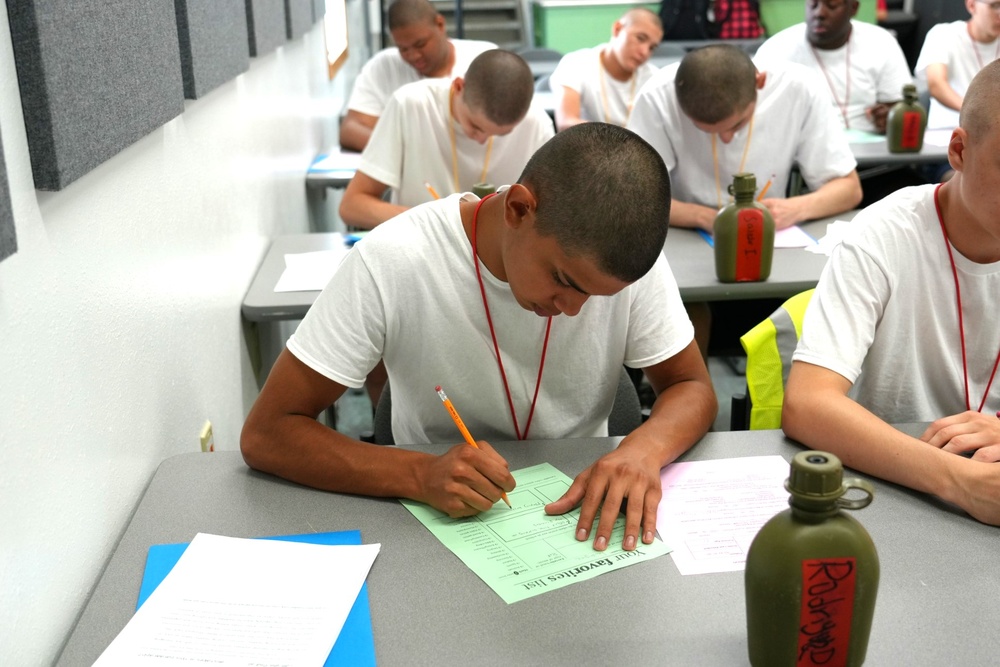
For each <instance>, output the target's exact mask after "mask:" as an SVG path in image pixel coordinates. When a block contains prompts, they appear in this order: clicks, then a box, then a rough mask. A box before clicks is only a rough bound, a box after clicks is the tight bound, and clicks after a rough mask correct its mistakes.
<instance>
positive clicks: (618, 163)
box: [241, 123, 717, 550]
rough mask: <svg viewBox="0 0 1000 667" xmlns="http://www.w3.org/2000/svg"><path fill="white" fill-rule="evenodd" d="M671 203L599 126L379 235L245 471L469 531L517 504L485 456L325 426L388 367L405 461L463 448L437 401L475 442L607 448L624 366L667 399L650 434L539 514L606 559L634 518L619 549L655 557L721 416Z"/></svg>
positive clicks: (312, 329) (330, 295) (342, 289)
mask: <svg viewBox="0 0 1000 667" xmlns="http://www.w3.org/2000/svg"><path fill="white" fill-rule="evenodd" d="M669 201H670V184H669V180H668V177H667V174H666V169H665V168H664V166H663V162H662V160H661V159H660V158H659V157H658V156H657V155H656V153H655V151H653V150H652V149H651V148H650V147H649V145H648V144H646V143H645V142H644V141H642V140H641V139H639V138H638V137H637V136H635V135H634V134H633V133H631V132H628V131H627V130H624V129H622V128H618V127H615V126H612V125H606V124H604V123H586V124H584V125H580V126H578V127H575V128H571V129H570V130H568V131H566V132H564V133H560V134H558V135H556V137H555V138H554V139H553V140H552V141H550V142H548V143H547V144H545V145H544V146H542V147H541V148H540V149H539V150H538V151H537V152H536V153H535V155H534V156H533V157H532V159H531V161H530V162H529V163H528V165H527V166H526V167H525V169H524V172H523V174H522V175H521V178H520V179H519V181H518V182H517V183H516V184H514V185H512V186H510V187H509V188H508V189H505V190H503V191H502V192H501V193H499V194H497V195H494V196H490V197H488V198H486V199H483V200H477V199H476V198H475V197H474V196H471V195H453V196H450V197H447V198H445V199H442V200H439V201H434V202H430V203H427V204H424V205H422V206H419V207H416V208H413V209H411V210H409V211H407V212H406V213H404V214H402V215H400V216H398V217H397V218H395V219H393V220H391V221H390V222H388V223H386V224H385V225H381V226H379V227H378V228H376V229H375V230H374V231H373V232H372V233H371V234H370V235H369V236H368V237H367V238H366V239H365V240H364V242H363V243H360V244H358V245H357V246H355V248H354V250H352V252H351V253H350V254H349V255H348V256H347V258H346V259H345V260H344V262H343V264H342V265H341V266H340V268H339V270H338V272H337V274H336V275H335V276H334V278H333V280H332V281H331V282H330V285H329V286H328V287H327V288H326V289H325V290H324V291H323V293H322V294H321V295H320V297H319V299H318V300H317V301H316V304H315V305H314V306H313V307H312V309H311V310H310V311H309V314H308V315H307V316H306V318H305V319H304V320H303V322H302V324H301V325H300V327H299V329H298V331H297V332H296V333H295V335H294V336H293V338H292V339H291V340H290V341H289V343H288V349H287V350H285V351H284V352H283V353H282V355H281V356H280V357H279V359H278V361H277V363H276V364H275V366H274V368H273V370H272V371H271V373H270V375H269V376H268V379H267V383H266V384H265V386H264V389H263V390H262V392H261V394H260V397H259V398H258V399H257V402H256V403H255V405H254V407H253V409H252V410H251V411H250V414H249V416H248V418H247V422H246V425H245V427H244V430H243V436H242V439H241V446H242V451H243V455H244V458H245V459H246V461H247V463H248V464H249V465H251V466H252V467H254V468H257V469H260V470H264V471H268V472H271V473H274V474H276V475H279V476H282V477H285V478H287V479H290V480H293V481H296V482H299V483H301V484H307V485H310V486H314V487H317V488H322V489H329V490H335V491H340V492H345V493H356V494H362V495H371V496H382V497H405V498H412V499H415V500H419V501H421V502H425V503H428V504H430V505H432V506H433V507H435V508H437V509H439V510H441V511H444V512H447V513H448V514H450V515H451V516H466V515H470V514H475V513H477V512H480V511H483V510H486V509H488V508H490V507H492V505H493V503H494V502H496V501H497V500H498V499H499V498H500V495H501V493H502V492H504V491H511V490H512V489H513V488H514V480H513V479H512V477H511V475H510V473H509V471H508V470H507V465H506V462H505V461H504V460H503V459H502V458H501V457H500V456H499V455H498V454H497V453H496V452H495V451H494V450H493V449H492V448H490V447H489V445H488V444H487V443H486V442H481V443H480V446H481V448H480V449H474V448H472V447H469V446H468V445H465V444H459V445H457V446H455V447H454V448H452V449H451V450H450V451H449V452H448V453H447V454H445V455H443V456H441V457H435V456H431V455H428V454H423V453H420V452H415V451H407V450H403V449H398V448H395V447H379V446H376V445H367V444H365V443H361V442H357V441H354V440H351V439H350V438H347V437H346V436H344V435H342V434H340V433H337V432H336V431H332V430H330V429H328V428H327V427H325V426H323V425H321V424H320V423H319V422H317V421H316V419H315V417H316V416H317V415H319V414H320V413H321V412H322V410H323V409H325V408H326V406H328V405H330V404H331V403H333V402H334V401H335V400H337V398H338V397H339V396H340V395H341V394H342V393H343V392H344V390H345V389H346V387H349V386H359V385H360V384H361V382H362V381H363V379H364V377H365V375H366V374H367V373H368V371H369V370H370V369H371V368H372V367H373V366H374V365H375V363H376V362H377V361H378V360H379V359H384V360H385V364H386V368H387V370H388V373H389V379H390V382H391V383H392V387H393V406H392V407H393V411H392V426H393V435H394V437H395V440H396V441H397V442H401V443H422V442H456V441H458V437H457V434H456V432H455V425H454V423H452V421H451V418H450V417H449V416H448V414H447V413H446V411H445V410H444V409H443V408H442V406H441V401H440V399H439V398H438V395H437V394H436V392H435V391H434V385H435V384H437V383H441V384H445V385H446V386H447V388H448V392H449V394H450V395H451V396H452V398H455V397H458V396H461V397H462V401H463V402H462V405H461V408H460V409H461V412H462V417H463V419H464V420H465V422H466V424H467V425H468V427H469V429H470V430H471V432H472V433H474V434H476V436H477V437H480V438H484V439H487V440H489V439H505V440H508V439H514V438H523V439H531V438H565V437H585V436H600V435H604V434H606V433H607V418H608V415H609V413H610V409H611V405H612V403H613V401H614V394H615V388H616V386H617V378H618V376H619V374H620V368H621V365H622V363H625V364H627V365H629V366H631V367H635V368H643V369H644V371H645V373H646V375H647V376H648V377H649V379H650V382H651V384H652V385H653V387H654V389H655V390H656V391H657V392H658V397H657V400H656V403H655V405H654V407H653V410H652V414H651V415H650V417H649V419H648V420H647V421H646V422H645V423H644V424H643V425H642V426H640V427H639V428H638V429H637V430H636V431H634V432H633V433H632V434H631V435H629V436H627V437H626V438H625V439H624V440H623V441H622V442H621V444H620V445H619V446H618V448H617V449H616V450H615V451H613V452H611V453H609V454H607V455H605V456H604V457H602V458H600V459H599V460H598V461H596V462H595V463H594V464H593V465H592V466H590V467H589V468H588V469H587V470H585V471H584V472H583V473H581V474H580V475H579V476H578V477H577V478H576V480H575V481H574V483H573V484H572V486H571V487H570V489H569V490H568V491H567V493H566V495H564V496H563V497H562V498H560V499H559V500H557V501H556V502H554V503H552V504H550V505H549V506H548V507H547V508H546V509H547V511H548V512H549V513H564V512H567V511H569V510H570V509H572V508H573V507H575V506H577V505H580V504H581V503H582V509H581V514H580V521H579V524H578V526H577V538H578V539H580V540H586V539H593V540H594V547H595V548H596V549H598V550H602V549H604V548H605V547H606V546H607V542H608V538H609V536H610V531H611V527H612V525H613V523H614V520H615V517H616V516H617V514H618V511H619V508H620V507H621V504H622V502H623V501H625V499H626V498H627V501H625V502H626V507H627V509H626V531H625V538H624V547H625V548H626V549H632V548H635V546H636V545H637V544H638V543H639V541H640V540H641V541H642V542H645V543H649V542H650V541H651V540H652V539H653V534H654V526H655V519H656V509H657V504H658V502H659V499H660V481H659V470H660V468H661V467H662V466H664V465H666V464H667V463H669V462H671V461H673V460H674V459H675V458H676V457H677V456H679V455H680V454H681V453H682V452H684V451H686V450H687V449H688V448H689V447H690V446H691V445H692V444H694V443H695V442H696V441H697V440H698V439H699V438H700V437H701V436H702V435H703V434H704V433H705V432H706V431H707V430H708V427H709V426H710V424H711V423H712V420H713V418H714V415H715V412H716V409H717V405H716V399H715V394H714V392H713V390H712V385H711V380H710V379H709V376H708V372H707V370H706V368H705V365H704V363H703V361H702V359H701V356H700V355H699V353H698V350H697V347H696V346H695V345H694V343H693V341H692V329H691V324H690V322H689V321H688V319H687V317H686V316H685V314H684V309H683V306H682V305H681V302H680V296H679V294H678V291H677V286H676V283H675V282H674V279H673V276H672V275H671V274H670V270H669V268H668V266H667V264H666V261H665V259H664V258H663V256H662V252H661V250H662V247H663V241H664V238H665V235H666V231H667V228H666V219H667V216H668V214H669ZM623 209H626V210H627V212H628V215H623V212H624V210H623ZM609 220H615V221H617V223H618V224H616V225H609V224H608V221H609ZM561 315H565V316H566V317H561ZM494 340H495V341H496V344H495V345H494V342H493V341H494ZM501 371H503V374H504V376H505V377H506V380H507V381H506V382H503V381H502V380H501ZM540 371H541V372H540ZM435 378H436V379H435ZM539 378H540V380H539ZM539 382H540V384H538V383H539ZM536 384H538V386H537V393H536ZM505 386H508V387H509V392H508V391H505ZM535 396H537V398H533V397H535ZM529 414H533V417H532V418H531V422H530V424H529V423H526V422H527V420H528V415H529ZM598 510H602V512H601V519H600V521H599V523H598V526H597V530H596V532H595V533H592V531H591V527H592V524H593V520H594V518H595V516H596V513H597V512H598Z"/></svg>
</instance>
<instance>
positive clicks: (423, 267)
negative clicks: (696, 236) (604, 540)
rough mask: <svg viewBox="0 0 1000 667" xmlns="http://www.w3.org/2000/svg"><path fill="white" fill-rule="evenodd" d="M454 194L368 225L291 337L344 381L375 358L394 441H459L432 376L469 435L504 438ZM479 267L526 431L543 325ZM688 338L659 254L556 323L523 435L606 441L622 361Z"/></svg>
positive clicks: (673, 348)
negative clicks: (626, 281) (644, 270)
mask: <svg viewBox="0 0 1000 667" xmlns="http://www.w3.org/2000/svg"><path fill="white" fill-rule="evenodd" d="M460 197H461V195H453V196H451V197H447V198H445V199H441V200H439V201H435V202H431V203H428V204H425V205H423V206H418V207H416V208H413V209H411V210H409V211H407V212H405V213H403V214H402V215H399V216H397V217H395V218H393V219H392V220H389V221H388V222H386V223H384V224H382V225H379V226H378V227H376V228H375V229H374V230H373V231H372V232H371V233H370V234H369V235H368V236H367V237H365V239H364V240H363V241H361V242H359V243H358V244H357V245H355V246H354V249H353V250H352V251H351V252H350V253H348V255H347V257H346V258H345V259H344V261H343V263H342V264H341V266H340V268H339V269H338V270H337V273H336V274H335V275H334V277H333V279H332V280H331V281H330V284H329V285H328V286H327V287H326V289H325V290H323V292H322V293H321V294H320V296H319V298H318V299H317V300H316V302H315V304H314V305H313V306H312V308H311V309H310V310H309V312H308V314H307V315H306V317H305V319H304V320H303V321H302V323H301V324H300V325H299V327H298V330H297V331H296V332H295V334H294V335H293V336H292V338H291V339H290V340H289V341H288V349H289V350H290V351H291V352H292V353H293V354H294V355H295V356H296V357H298V358H299V359H300V360H301V361H303V362H304V363H305V364H307V365H308V366H309V367H310V368H312V369H314V370H315V371H317V372H318V373H321V374H322V375H324V376H326V377H328V378H330V379H331V380H334V381H335V382H339V383H340V384H343V385H346V386H348V387H359V386H361V385H362V383H363V382H364V379H365V376H366V375H367V374H368V371H369V370H371V368H372V367H374V366H375V364H376V363H377V362H378V360H379V359H382V358H384V359H385V365H386V369H387V370H388V373H389V382H390V384H391V386H392V428H393V436H394V438H395V440H396V442H399V443H425V442H433V443H447V442H461V436H460V434H459V433H458V431H457V429H456V428H455V424H454V423H453V422H452V420H451V418H450V417H449V416H448V413H447V411H446V410H445V409H444V407H442V405H441V400H440V399H439V398H438V396H437V393H435V391H434V387H435V385H438V384H440V385H441V386H442V387H444V389H445V391H446V392H447V393H448V396H449V398H451V400H452V402H453V403H454V404H455V407H456V408H457V409H458V412H459V414H461V415H462V420H463V421H464V422H465V423H466V425H467V426H468V427H469V430H470V431H471V432H472V434H473V435H474V436H475V437H476V438H483V439H487V440H489V439H493V440H512V439H514V437H515V435H514V429H513V426H512V423H513V422H512V420H511V415H510V410H509V408H508V406H507V398H506V394H505V393H504V389H503V384H502V382H501V380H500V372H499V370H498V367H497V362H496V356H495V354H494V351H493V343H492V339H491V337H490V330H489V326H488V325H487V322H486V315H485V311H484V308H483V301H482V297H481V295H480V291H479V283H478V282H477V280H476V272H475V265H474V264H473V261H472V245H471V244H470V242H469V239H468V237H467V235H466V233H465V230H464V228H463V227H462V220H461V217H460V213H459V199H460ZM465 197H468V198H469V199H470V200H472V201H475V197H474V196H472V195H465ZM482 275H483V283H484V285H485V287H486V294H487V300H488V303H489V308H490V314H491V316H492V319H493V324H494V327H495V329H496V335H497V341H498V342H499V346H500V351H501V355H502V358H503V364H504V369H505V372H506V374H507V380H508V383H509V385H510V390H511V395H512V397H513V402H514V406H515V410H516V411H517V415H518V422H519V424H520V425H521V429H522V430H523V429H524V423H525V420H526V419H527V414H528V409H529V406H530V403H531V397H532V394H533V392H534V390H535V380H536V377H537V375H538V365H539V360H540V357H541V349H542V342H543V337H544V334H545V324H546V320H545V319H544V318H541V317H539V316H537V315H535V314H534V313H533V312H529V311H527V310H525V309H523V308H522V307H521V306H519V305H518V304H517V302H516V301H515V300H514V297H513V295H512V293H511V291H510V288H509V286H508V284H507V283H505V282H502V281H500V280H498V279H496V278H495V277H494V276H493V275H492V274H490V272H489V271H488V270H486V269H485V267H483V268H482ZM693 336H694V330H693V328H692V326H691V322H690V320H689V319H688V317H687V314H686V313H685V311H684V305H683V304H682V303H681V299H680V293H679V292H678V291H677V284H676V282H675V281H674V277H673V275H672V274H671V272H670V268H669V266H668V265H667V262H666V258H665V257H664V256H663V255H662V254H661V255H660V257H659V259H658V260H657V263H656V264H655V265H654V267H653V269H652V270H651V271H650V272H649V273H648V274H646V276H644V277H643V278H642V279H640V280H638V281H637V282H635V283H633V284H632V285H630V286H628V287H626V288H625V289H624V290H622V291H621V292H619V293H618V294H616V295H614V296H608V297H604V296H600V297H591V298H590V299H588V300H587V302H586V303H585V304H584V306H583V308H582V309H581V310H580V313H579V314H578V315H576V316H575V317H565V316H560V317H555V318H553V320H552V329H551V334H550V337H549V344H548V352H547V354H546V357H545V367H544V372H543V375H542V383H541V389H540V391H539V393H538V402H537V405H536V408H535V414H534V417H533V419H532V423H531V429H530V431H529V436H530V437H531V438H532V439H541V438H575V437H594V436H603V435H607V419H608V415H609V414H610V412H611V406H612V404H613V403H614V397H615V391H616V388H617V385H618V379H619V376H620V374H621V365H622V363H625V364H627V365H629V366H631V367H634V368H644V367H647V366H651V365H653V364H657V363H659V362H661V361H663V360H665V359H668V358H670V357H672V356H673V355H675V354H677V353H678V352H680V351H681V350H683V349H684V348H685V347H686V346H687V345H688V344H689V343H690V342H691V340H692V339H693Z"/></svg>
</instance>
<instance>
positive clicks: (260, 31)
mask: <svg viewBox="0 0 1000 667" xmlns="http://www.w3.org/2000/svg"><path fill="white" fill-rule="evenodd" d="M8 1H9V0H8ZM246 2H247V32H248V34H249V37H250V55H251V56H254V57H255V58H256V57H257V56H262V55H264V54H266V53H270V52H271V51H274V50H275V49H276V48H278V47H279V46H281V45H282V44H284V43H285V42H286V41H288V35H287V32H288V28H287V25H286V21H285V0H246Z"/></svg>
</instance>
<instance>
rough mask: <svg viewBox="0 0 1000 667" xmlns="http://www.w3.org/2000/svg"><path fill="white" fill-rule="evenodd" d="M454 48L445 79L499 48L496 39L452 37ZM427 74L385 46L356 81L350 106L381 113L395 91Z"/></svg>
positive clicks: (377, 114)
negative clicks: (451, 64) (450, 66)
mask: <svg viewBox="0 0 1000 667" xmlns="http://www.w3.org/2000/svg"><path fill="white" fill-rule="evenodd" d="M449 41H450V42H451V44H452V46H454V47H455V64H454V65H453V66H452V68H451V72H449V73H448V75H447V76H445V77H443V78H445V79H453V78H454V77H456V76H465V70H467V69H469V63H471V62H472V61H473V60H475V58H476V56H478V55H479V54H480V53H482V52H483V51H489V50H490V49H495V48H497V45H496V44H494V43H493V42H482V41H479V40H469V39H452V40H449ZM423 78H424V77H423V76H421V75H420V72H418V71H417V70H415V69H413V67H411V66H410V65H409V64H407V62H406V61H405V60H403V56H401V55H399V49H397V48H396V47H395V46H390V47H388V48H385V49H382V50H381V51H379V52H378V53H376V54H375V55H374V56H372V58H371V60H369V61H368V62H366V63H365V65H364V67H362V68H361V71H360V72H359V73H358V76H357V78H356V79H355V80H354V87H353V88H351V97H350V99H348V100H347V108H348V109H349V110H351V111H357V112H359V113H363V114H366V115H368V116H381V115H382V110H383V109H385V105H386V104H388V103H389V98H390V97H392V94H393V93H394V92H396V91H397V90H399V88H401V87H402V86H405V85H406V84H408V83H413V82H414V81H420V80H421V79H423Z"/></svg>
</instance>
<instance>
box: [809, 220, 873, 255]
mask: <svg viewBox="0 0 1000 667" xmlns="http://www.w3.org/2000/svg"><path fill="white" fill-rule="evenodd" d="M860 229H861V226H860V225H857V224H855V223H854V221H853V220H834V221H833V222H831V223H830V224H829V225H827V226H826V236H824V237H823V238H821V239H820V240H819V242H818V243H816V244H815V245H811V246H806V252H813V253H816V254H817V255H826V256H827V257H829V256H830V254H831V253H832V252H833V249H834V248H836V247H837V246H838V245H840V244H841V243H842V242H843V241H844V239H847V238H848V237H850V236H851V235H852V234H855V233H857V232H858V231H859V230H860Z"/></svg>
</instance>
